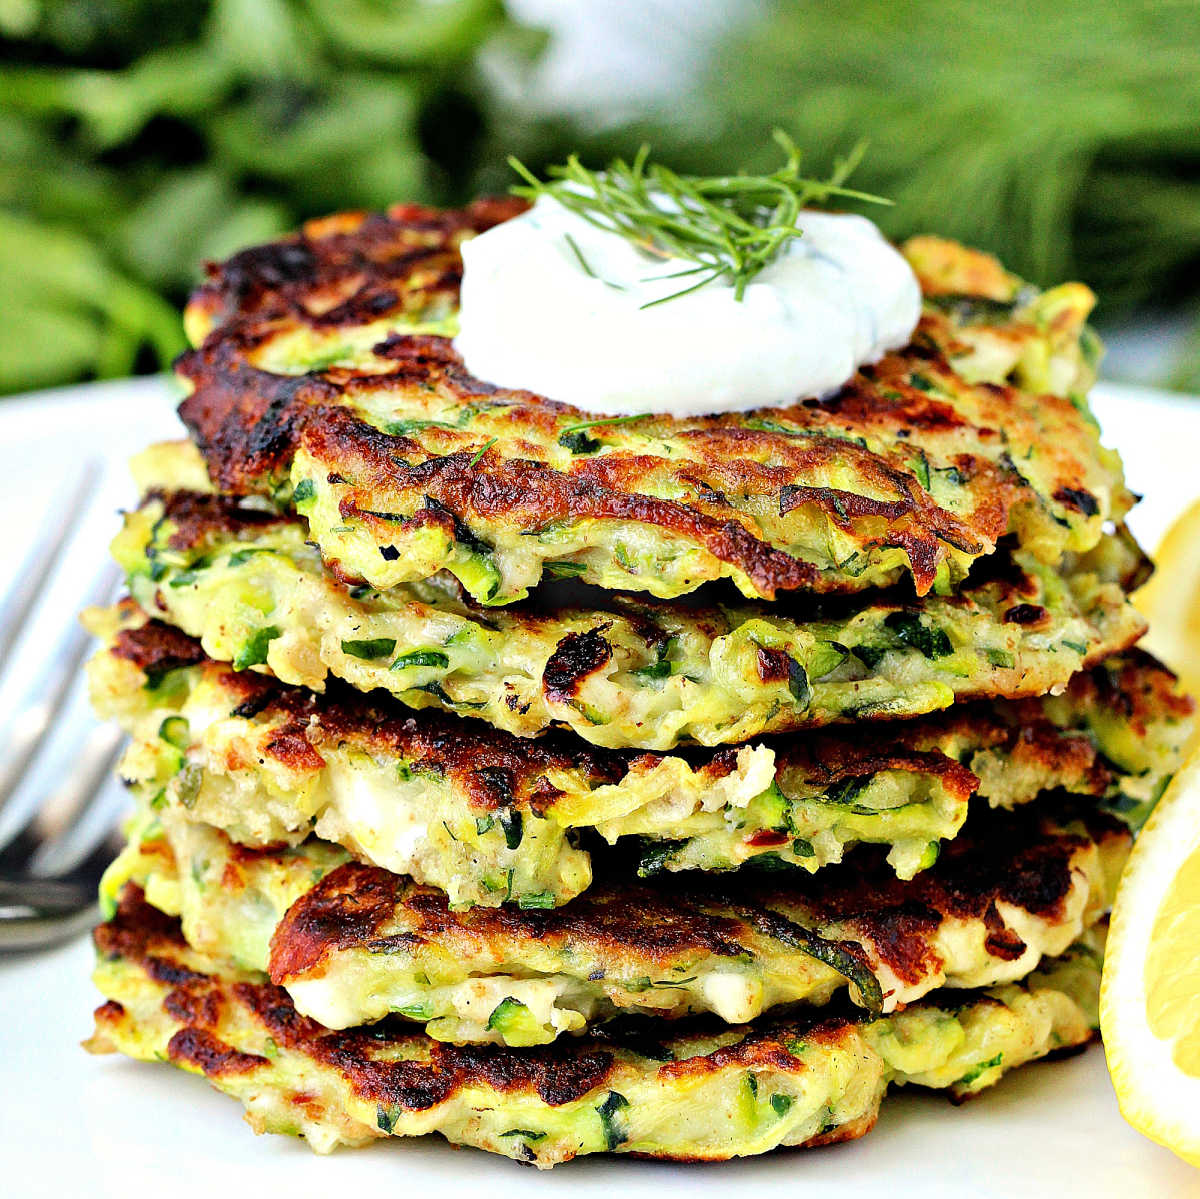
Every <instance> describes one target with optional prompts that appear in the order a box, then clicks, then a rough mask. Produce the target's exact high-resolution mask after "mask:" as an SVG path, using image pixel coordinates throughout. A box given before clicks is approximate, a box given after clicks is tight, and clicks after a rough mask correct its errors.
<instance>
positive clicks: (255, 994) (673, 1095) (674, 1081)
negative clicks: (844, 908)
mask: <svg viewBox="0 0 1200 1199" xmlns="http://www.w3.org/2000/svg"><path fill="white" fill-rule="evenodd" d="M95 939H96V949H97V967H96V974H95V979H96V983H97V985H98V986H99V988H100V990H101V991H102V992H103V994H104V995H105V996H107V1002H106V1003H104V1004H103V1005H101V1007H100V1008H98V1009H97V1011H96V1031H95V1034H94V1035H93V1036H92V1038H91V1040H90V1041H89V1042H88V1043H87V1047H88V1048H89V1049H90V1050H91V1051H92V1052H94V1053H109V1052H114V1051H116V1052H121V1053H125V1054H128V1055H129V1056H131V1057H135V1058H139V1059H142V1060H145V1061H168V1062H171V1063H172V1064H174V1065H176V1066H178V1067H180V1068H182V1069H184V1070H187V1071H189V1072H191V1073H194V1074H200V1075H203V1076H205V1077H206V1078H208V1080H209V1081H210V1082H211V1083H212V1084H213V1085H214V1086H215V1087H217V1088H218V1089H219V1090H222V1091H224V1092H226V1093H227V1094H230V1095H232V1096H234V1097H235V1098H237V1099H239V1100H240V1101H241V1102H242V1103H243V1104H244V1105H245V1107H246V1118H247V1120H248V1121H249V1122H250V1124H251V1126H252V1127H253V1128H254V1129H255V1130H256V1131H258V1132H280V1133H290V1134H292V1135H298V1136H303V1137H305V1138H306V1139H307V1140H308V1143H309V1144H310V1146H311V1147H312V1148H313V1149H315V1150H317V1151H318V1152H328V1151H329V1150H331V1149H333V1148H334V1147H335V1146H337V1145H363V1144H367V1143H369V1142H370V1141H372V1140H375V1139H377V1138H380V1137H384V1136H420V1135H423V1134H425V1133H429V1132H438V1133H441V1134H442V1135H443V1136H445V1137H446V1138H447V1140H450V1141H453V1142H458V1143H461V1144H467V1145H474V1146H477V1147H479V1148H482V1149H487V1150H490V1151H491V1152H494V1153H500V1154H503V1155H505V1156H507V1157H511V1158H515V1159H516V1160H518V1161H524V1162H531V1163H533V1164H535V1165H537V1166H540V1167H548V1166H552V1165H555V1164H557V1163H559V1162H564V1161H569V1160H570V1159H571V1158H574V1157H576V1156H579V1155H581V1154H585V1153H604V1152H618V1153H630V1154H636V1155H638V1156H642V1157H657V1158H667V1159H671V1160H676V1161H719V1160H725V1159H728V1158H732V1157H738V1156H743V1155H746V1154H755V1153H765V1152H769V1151H770V1150H772V1149H775V1148H778V1147H780V1146H784V1145H825V1144H832V1143H834V1142H837V1141H845V1140H850V1139H852V1138H854V1137H857V1136H861V1135H863V1134H864V1133H866V1132H868V1131H869V1130H870V1129H871V1127H872V1126H873V1125H874V1123H875V1119H876V1116H877V1114H878V1110H879V1104H880V1101H881V1100H882V1098H883V1095H884V1093H885V1091H886V1090H887V1089H888V1088H889V1087H890V1086H903V1085H907V1084H912V1085H918V1086H926V1087H938V1088H944V1089H946V1090H948V1092H949V1093H950V1095H951V1096H953V1097H955V1098H960V1099H961V1098H964V1097H966V1096H968V1095H972V1094H975V1093H977V1092H979V1091H981V1090H983V1089H984V1088H985V1087H988V1086H991V1085H992V1084H993V1083H994V1082H996V1081H997V1079H999V1077H1000V1076H1001V1075H1002V1074H1003V1073H1005V1072H1006V1071H1007V1070H1010V1069H1012V1068H1014V1067H1016V1066H1019V1065H1022V1064H1023V1063H1025V1062H1029V1061H1033V1060H1035V1059H1037V1058H1041V1057H1045V1056H1047V1055H1049V1054H1053V1053H1061V1052H1063V1051H1066V1050H1068V1049H1070V1048H1071V1047H1073V1046H1079V1045H1084V1044H1086V1043H1087V1042H1088V1041H1090V1040H1091V1039H1092V1038H1093V1037H1094V1035H1095V1029H1096V1025H1097V1016H1096V1004H1097V992H1098V989H1099V973H1100V971H1099V962H1100V940H1098V939H1095V938H1093V939H1089V940H1088V941H1087V942H1082V943H1078V944H1077V945H1076V946H1075V947H1073V948H1072V949H1071V950H1069V951H1068V952H1067V953H1066V954H1064V955H1063V956H1062V957H1060V958H1058V959H1056V960H1054V961H1051V962H1048V963H1047V964H1046V966H1045V967H1044V968H1043V969H1042V970H1040V971H1038V972H1036V973H1035V974H1033V975H1031V976H1030V977H1029V978H1028V979H1026V980H1025V981H1024V982H1023V983H1021V984H1010V985H1007V986H1003V987H995V988H992V989H990V990H987V991H982V992H959V993H958V994H956V995H955V997H954V1002H953V1003H949V1004H947V1003H945V1002H943V1001H939V1000H925V1001H923V1002H922V1003H919V1004H914V1005H913V1006H912V1007H910V1008H908V1009H907V1010H905V1011H904V1012H901V1013H899V1014H896V1015H892V1016H887V1017H883V1018H881V1019H877V1020H872V1019H869V1018H865V1017H864V1016H863V1014H862V1013H861V1012H858V1013H855V1012H852V1011H846V1010H845V1009H824V1010H820V1011H818V1012H815V1013H811V1014H805V1015H802V1016H799V1017H794V1016H793V1017H790V1018H786V1019H782V1020H770V1019H764V1020H761V1021H758V1022H756V1023H755V1024H752V1025H748V1026H747V1025H742V1026H739V1027H734V1028H727V1027H719V1026H714V1025H712V1024H700V1025H690V1026H689V1025H684V1026H680V1025H679V1024H672V1025H666V1024H664V1023H663V1022H658V1021H656V1022H653V1023H650V1024H641V1025H635V1026H627V1027H625V1028H613V1029H610V1030H608V1031H607V1032H606V1034H605V1035H603V1036H592V1037H587V1038H580V1039H575V1038H570V1039H565V1040H563V1041H560V1042H558V1043H556V1044H554V1045H552V1046H543V1047H539V1048H534V1049H523V1050H522V1049H509V1048H505V1047H503V1046H495V1045H482V1046H480V1045H472V1046H466V1047H455V1046H452V1045H447V1044H443V1043H442V1042H439V1041H434V1040H432V1039H431V1038H430V1037H428V1036H426V1035H425V1034H423V1033H420V1032H416V1031H412V1026H411V1025H408V1026H404V1025H396V1024H384V1025H377V1026H375V1027H373V1028H372V1029H370V1030H368V1031H365V1032H364V1031H361V1030H352V1031H347V1032H331V1031H329V1030H328V1029H325V1028H322V1027H321V1026H320V1025H319V1024H317V1023H316V1022H315V1021H313V1020H309V1019H307V1018H305V1017H304V1016H301V1015H300V1014H299V1013H297V1012H296V1010H295V1008H294V1007H293V1006H292V1004H291V1002H290V1001H289V1000H288V997H287V995H286V993H285V992H284V991H282V990H281V989H280V988H278V987H275V986H272V985H271V984H269V983H268V982H266V981H265V979H263V977H262V976H261V975H257V974H254V973H250V972H246V971H239V970H236V969H232V968H229V967H223V966H221V965H219V964H218V963H217V962H215V961H214V960H213V959H212V958H210V957H207V956H205V955H203V954H199V953H197V952H196V951H194V950H192V949H189V948H188V946H187V944H186V942H184V940H183V938H182V936H181V935H180V932H179V926H178V924H177V923H176V922H174V921H173V920H170V919H169V918H167V917H165V916H163V915H162V914H161V913H159V912H156V911H155V910H154V909H153V908H150V907H148V906H147V905H146V904H145V903H144V901H143V900H142V899H141V895H140V893H139V892H138V891H137V890H136V888H130V889H129V890H127V892H126V894H125V896H124V898H123V900H122V903H121V907H120V910H119V911H118V912H117V913H116V915H115V918H114V919H113V920H112V921H110V922H109V923H107V924H103V925H101V926H100V928H98V929H97V930H96V937H95Z"/></svg>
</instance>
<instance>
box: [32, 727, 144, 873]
mask: <svg viewBox="0 0 1200 1199" xmlns="http://www.w3.org/2000/svg"><path fill="white" fill-rule="evenodd" d="M124 741H125V737H124V734H123V733H122V732H121V730H120V729H119V728H118V727H117V726H116V725H112V724H101V725H97V726H96V727H95V728H94V729H93V730H92V731H91V733H90V734H89V735H88V738H87V740H86V741H85V742H84V744H83V749H82V751H81V752H80V753H79V755H78V756H77V757H76V758H75V761H74V765H73V766H72V768H71V771H70V773H69V774H68V775H67V777H66V778H65V779H63V780H62V782H61V783H60V784H59V786H58V787H57V788H56V789H55V791H54V794H53V795H51V796H50V797H49V798H48V799H47V800H46V801H45V802H44V803H42V804H41V805H40V806H39V808H38V812H37V815H36V816H35V817H34V822H33V823H34V826H35V828H36V830H37V832H38V833H39V834H40V837H41V844H40V845H39V846H38V848H37V851H36V852H35V853H34V854H33V857H32V858H31V859H30V861H29V867H28V869H29V873H30V874H33V875H38V876H40V877H47V876H50V875H57V874H66V873H68V872H69V871H71V870H74V869H75V868H76V867H77V866H78V865H79V864H80V862H82V861H83V860H84V858H86V857H87V855H88V854H89V853H90V852H91V851H92V850H93V849H94V848H95V847H96V845H97V844H98V843H99V842H100V841H101V840H102V839H103V838H104V837H105V836H106V835H107V833H108V832H109V830H110V828H111V827H112V824H113V823H114V821H113V817H114V816H115V813H112V812H109V813H108V814H107V815H108V818H107V819H106V820H103V821H101V820H98V819H95V820H93V819H89V817H92V816H93V814H94V813H97V812H98V809H100V808H101V807H102V806H108V807H111V805H102V803H101V801H102V800H103V799H104V797H105V786H104V785H105V783H107V782H108V779H109V777H110V775H111V772H112V769H113V767H114V766H115V765H116V762H117V758H118V757H119V756H120V753H121V748H122V746H123V744H124ZM100 814H101V815H103V814H104V813H100ZM89 825H90V826H91V827H89Z"/></svg>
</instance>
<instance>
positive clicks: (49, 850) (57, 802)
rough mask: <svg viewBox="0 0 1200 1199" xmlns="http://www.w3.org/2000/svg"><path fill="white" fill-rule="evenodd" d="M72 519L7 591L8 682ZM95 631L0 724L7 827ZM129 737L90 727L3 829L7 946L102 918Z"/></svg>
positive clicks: (77, 500) (81, 494)
mask: <svg viewBox="0 0 1200 1199" xmlns="http://www.w3.org/2000/svg"><path fill="white" fill-rule="evenodd" d="M100 478H101V468H100V466H99V464H98V463H96V462H91V463H88V464H87V465H86V467H85V469H84V472H83V474H82V476H81V478H80V479H79V480H78V482H77V483H76V485H75V487H74V488H73V490H72V492H71V494H70V497H69V498H68V500H67V505H68V506H67V507H65V508H60V507H59V506H58V505H55V506H54V508H53V510H54V511H56V512H62V511H65V512H68V513H72V512H75V513H78V512H82V511H85V510H86V509H85V506H86V505H87V504H88V503H89V501H90V500H91V499H92V498H93V497H94V496H95V493H96V490H97V487H98V485H99V482H100ZM70 533H71V523H70V521H69V520H66V521H64V520H62V519H61V517H60V518H59V519H58V522H57V528H51V527H49V525H48V526H47V528H46V529H45V530H43V535H42V536H41V538H40V539H39V540H38V542H37V543H36V544H35V546H34V548H33V550H32V551H31V552H30V554H29V555H28V557H27V559H26V560H25V562H24V563H23V564H22V565H21V567H20V569H19V570H18V572H17V573H16V575H15V576H13V578H14V582H13V584H12V586H11V587H10V588H9V590H8V593H7V594H6V595H5V596H4V598H3V600H0V686H3V685H4V684H5V683H6V682H8V681H9V675H8V672H9V670H10V666H11V663H12V662H13V660H14V658H19V657H21V655H22V653H23V649H24V646H25V644H26V639H27V638H28V637H29V636H30V635H31V633H32V627H31V626H32V625H33V618H34V616H35V614H36V612H37V610H38V607H39V601H41V600H43V599H44V597H45V596H46V595H47V593H48V592H49V591H50V589H51V586H52V585H53V583H54V580H55V578H56V576H57V575H58V572H59V571H60V570H61V569H62V565H63V561H64V551H65V550H66V549H67V546H68V541H69V539H70ZM117 582H118V572H117V569H116V567H115V566H108V567H107V568H105V569H104V570H103V571H102V572H101V574H100V575H99V577H98V578H96V580H95V582H94V583H93V585H92V588H91V591H90V594H89V596H88V601H87V602H89V603H98V604H103V603H107V602H110V601H111V600H112V598H113V596H114V592H115V590H116V586H117ZM89 641H90V639H89V637H88V634H87V633H86V632H85V631H84V629H83V628H82V627H81V626H80V625H79V624H78V622H77V621H75V620H72V621H71V623H70V625H69V627H68V629H67V631H66V633H65V635H64V636H63V637H62V638H61V640H60V641H59V642H58V644H57V645H56V646H55V647H54V649H53V650H52V651H51V653H50V655H49V657H48V658H47V659H44V660H43V661H42V662H41V663H40V664H39V667H38V669H37V670H35V671H33V672H32V675H33V681H32V685H31V686H29V687H28V688H27V689H26V690H25V691H24V693H23V694H22V698H21V699H20V701H19V702H18V703H17V705H16V708H15V715H14V716H13V718H12V719H11V720H10V721H9V723H8V726H7V728H2V729H0V828H2V827H3V826H4V824H5V822H6V817H7V816H8V815H10V814H12V813H14V812H15V813H16V814H17V816H18V817H20V816H22V815H24V813H22V812H19V811H18V810H17V807H16V806H15V804H16V803H17V802H19V797H22V793H23V791H25V790H27V788H23V787H22V783H23V782H24V781H25V779H26V778H27V776H28V773H29V771H30V770H31V768H33V767H35V766H37V765H38V764H39V762H40V761H42V760H43V759H44V757H45V755H46V753H47V750H48V748H49V745H50V743H51V741H52V740H53V739H54V738H55V734H56V733H57V732H58V730H59V727H60V722H62V721H63V719H64V716H65V711H66V705H67V701H68V700H69V698H70V697H71V694H72V688H73V685H74V684H75V683H76V682H77V680H78V678H79V675H80V671H81V668H82V666H83V662H84V659H85V658H86V656H87V653H88V650H89V648H90V646H89ZM123 742H124V737H123V735H122V734H121V732H120V731H119V730H118V729H116V728H115V727H112V726H95V727H93V728H92V729H91V730H90V731H88V732H85V733H82V734H81V735H80V737H79V738H78V739H77V740H76V741H75V743H74V745H73V746H72V747H71V749H69V750H64V752H63V759H64V766H63V769H62V772H61V774H60V777H59V781H58V783H57V785H56V786H54V787H53V788H51V789H50V791H49V793H48V794H41V795H37V796H34V797H33V800H34V802H33V804H32V810H31V812H30V813H29V814H28V815H27V816H26V818H25V819H24V821H23V823H18V825H17V827H16V828H14V829H11V830H10V831H9V833H8V835H7V836H2V835H0V950H15V949H36V948H39V947H43V946H49V945H53V944H57V943H58V942H60V941H64V940H66V939H67V938H69V937H72V936H75V935H76V934H78V933H80V932H82V931H83V930H84V929H86V928H88V927H89V926H91V925H92V924H94V923H95V922H96V920H97V918H98V915H99V904H98V901H97V886H98V884H99V881H100V875H101V874H102V873H103V871H104V868H105V867H106V866H107V865H108V863H109V862H110V861H112V859H113V857H114V856H115V855H116V853H117V851H118V849H119V842H118V840H117V837H116V833H115V828H114V824H115V820H114V816H115V813H114V812H113V811H112V809H111V805H105V804H104V803H103V802H102V799H103V797H104V795H105V789H106V787H105V785H106V784H107V782H108V780H109V778H110V775H111V772H112V769H113V767H114V765H115V764H116V761H117V758H118V757H119V755H120V752H121V749H122V745H123Z"/></svg>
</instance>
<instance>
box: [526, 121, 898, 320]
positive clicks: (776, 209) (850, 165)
mask: <svg viewBox="0 0 1200 1199" xmlns="http://www.w3.org/2000/svg"><path fill="white" fill-rule="evenodd" d="M774 138H775V141H776V143H778V145H779V146H780V147H781V148H782V149H783V151H784V155H785V161H784V164H783V166H781V167H779V168H778V170H775V171H772V172H771V173H770V174H769V175H746V174H738V175H680V174H677V173H676V172H675V171H672V170H671V169H670V168H669V167H665V166H663V165H661V164H660V163H654V162H650V148H649V147H648V146H642V148H641V149H640V150H639V151H638V152H637V154H636V155H635V156H634V159H633V162H632V163H630V162H626V161H625V159H623V158H617V159H614V160H613V161H612V162H610V163H609V164H608V166H606V167H605V168H604V170H602V171H593V170H590V169H589V168H588V167H585V166H584V165H583V164H582V163H581V162H580V161H579V158H578V156H577V155H575V154H572V155H571V156H570V157H569V158H568V159H567V161H566V162H565V163H564V164H562V165H559V166H552V167H548V168H547V171H546V174H547V176H548V177H547V178H546V179H544V180H543V179H538V177H537V176H536V175H534V173H533V172H532V171H531V170H529V168H528V167H526V166H525V164H524V163H522V162H521V161H519V160H518V159H516V158H509V160H508V162H509V165H510V166H511V167H512V169H513V170H514V171H516V172H517V174H518V175H520V176H521V178H522V179H524V180H525V183H524V185H518V186H516V187H514V188H513V189H512V190H513V192H514V193H516V194H517V195H519V196H524V197H525V198H526V199H529V200H537V199H539V198H540V197H542V196H549V197H551V198H552V199H554V200H557V201H558V203H560V204H561V205H562V206H563V207H564V208H566V209H568V210H569V211H570V212H573V213H575V214H576V215H578V216H580V217H582V218H583V219H584V220H586V221H587V222H588V223H589V224H592V225H595V226H596V227H597V228H598V229H604V230H607V231H608V232H610V233H616V234H619V235H620V236H621V237H623V238H625V239H626V241H630V242H632V243H633V244H634V245H635V246H637V247H638V249H640V250H641V251H642V252H643V253H645V254H646V255H647V256H648V257H650V258H652V259H656V260H659V261H666V260H671V259H679V260H682V261H685V262H691V263H694V264H695V265H694V266H691V267H688V268H686V269H685V270H681V271H677V272H675V273H674V274H672V275H667V276H664V278H668V279H690V280H692V281H691V282H690V283H688V284H687V285H686V286H684V287H682V288H680V290H679V291H676V292H672V293H671V294H670V295H666V296H662V297H660V298H659V299H656V300H651V301H650V302H649V303H647V304H644V305H643V307H646V308H648V307H650V306H651V305H653V304H661V303H663V302H664V301H666V300H673V299H676V298H677V297H679V296H682V295H687V294H688V292H692V291H695V290H697V289H698V288H701V287H703V286H704V285H705V284H707V283H711V282H712V281H713V280H716V279H724V280H726V281H727V282H728V283H729V284H730V285H731V286H732V287H733V290H734V296H735V298H736V299H738V300H740V299H741V298H742V296H743V295H744V294H745V290H746V284H747V283H749V282H750V280H751V279H753V278H754V276H755V275H757V274H758V273H759V272H760V271H761V270H762V269H763V268H764V267H766V266H767V265H768V264H769V263H771V262H772V261H773V260H774V259H775V257H776V256H777V255H778V254H779V252H780V250H782V248H783V247H784V245H785V244H787V243H788V242H789V241H791V240H792V238H796V237H800V236H802V232H801V230H800V229H798V228H797V227H796V220H797V218H798V217H799V215H800V213H801V211H802V210H803V209H804V208H807V207H809V206H811V205H814V204H823V203H825V202H826V201H828V200H829V199H830V198H831V197H838V198H840V199H847V200H862V201H866V202H868V203H871V204H890V203H891V201H890V200H886V199H884V198H883V197H881V196H875V195H871V194H869V193H867V192H860V191H855V190H853V189H851V188H848V187H846V186H845V182H846V180H847V179H848V178H849V177H850V175H851V173H852V172H853V171H854V168H855V167H856V166H857V165H858V163H859V161H860V160H861V158H862V155H863V151H864V150H865V148H866V147H865V145H864V144H859V145H858V146H857V147H855V149H854V150H853V151H852V152H851V153H850V154H848V155H847V156H846V157H845V158H841V159H838V160H837V162H836V163H835V165H834V169H833V171H832V172H831V173H830V175H829V177H828V178H827V179H810V178H807V177H806V176H804V175H801V173H800V158H801V155H800V150H799V149H798V147H797V146H796V143H795V142H794V141H793V140H792V139H791V138H790V137H789V136H788V135H787V134H786V133H785V132H784V131H783V130H782V129H776V130H775V131H774ZM572 248H573V249H574V251H575V253H576V255H577V257H579V258H580V260H581V262H583V258H582V255H581V254H580V253H579V249H578V247H577V246H574V245H572ZM584 267H585V269H587V270H588V273H589V274H591V273H592V272H591V270H590V268H587V265H586V262H584Z"/></svg>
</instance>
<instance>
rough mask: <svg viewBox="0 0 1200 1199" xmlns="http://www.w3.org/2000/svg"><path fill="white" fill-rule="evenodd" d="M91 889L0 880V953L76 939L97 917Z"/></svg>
mask: <svg viewBox="0 0 1200 1199" xmlns="http://www.w3.org/2000/svg"><path fill="white" fill-rule="evenodd" d="M94 894H95V892H94V889H93V888H88V891H87V892H85V891H84V890H83V889H82V888H81V887H79V886H73V885H72V884H70V883H61V882H55V881H53V880H50V879H44V880H43V879H22V880H21V881H20V882H19V883H14V882H7V881H4V880H0V951H9V950H20V949H38V948H44V947H45V946H48V945H55V944H58V943H60V942H62V941H66V940H69V939H70V938H71V937H75V936H78V935H79V934H80V933H82V932H84V931H85V930H86V929H88V928H90V927H91V926H92V925H94V924H95V923H96V922H97V921H98V919H99V917H100V905H99V903H98V902H97V901H96V900H95V898H94Z"/></svg>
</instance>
